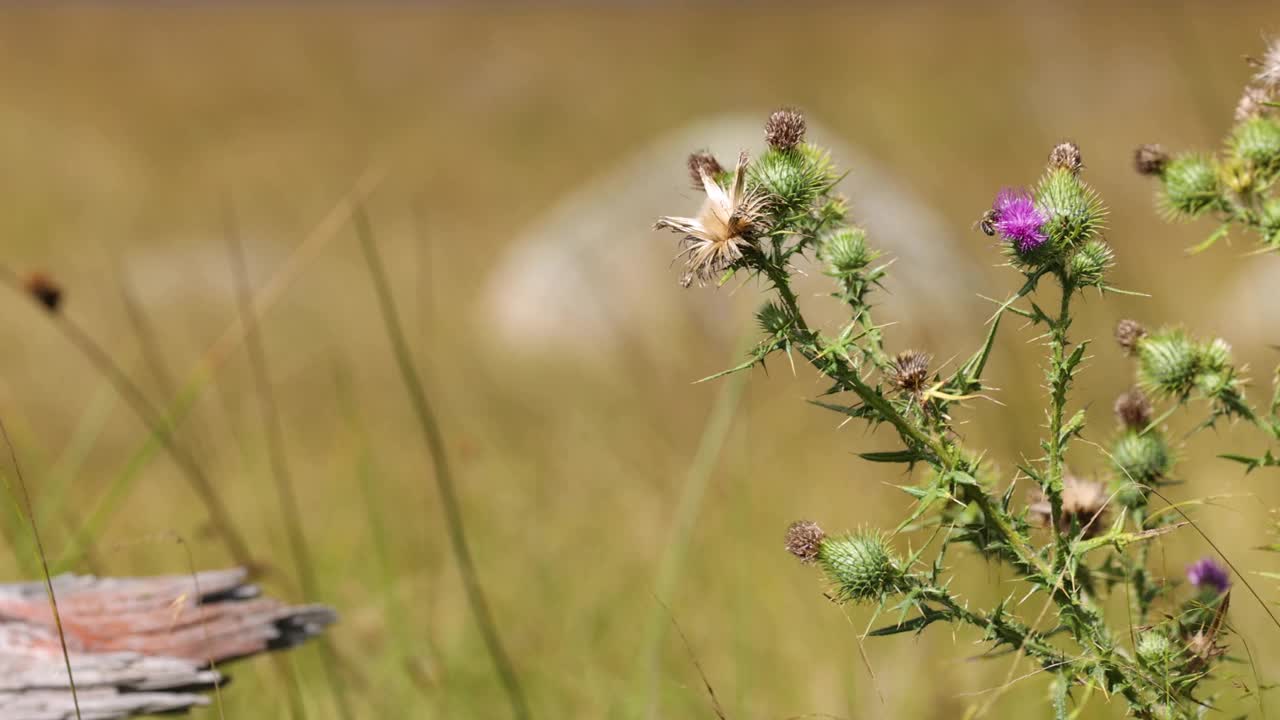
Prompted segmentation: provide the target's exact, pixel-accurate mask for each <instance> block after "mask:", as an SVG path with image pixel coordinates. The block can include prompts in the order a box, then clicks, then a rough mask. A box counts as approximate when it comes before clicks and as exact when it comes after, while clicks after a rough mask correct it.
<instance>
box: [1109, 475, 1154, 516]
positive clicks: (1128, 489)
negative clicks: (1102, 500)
mask: <svg viewBox="0 0 1280 720" xmlns="http://www.w3.org/2000/svg"><path fill="white" fill-rule="evenodd" d="M1149 492H1150V491H1149V490H1148V489H1147V488H1145V487H1143V486H1142V485H1139V484H1138V483H1136V482H1134V481H1132V480H1130V479H1129V478H1125V477H1117V478H1114V479H1112V481H1111V486H1110V487H1109V488H1107V493H1108V495H1107V496H1108V497H1110V498H1111V502H1113V503H1115V504H1116V505H1118V506H1120V507H1125V508H1129V509H1131V510H1132V509H1136V508H1141V507H1146V505H1147V495H1148V494H1149Z"/></svg>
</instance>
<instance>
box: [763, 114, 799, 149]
mask: <svg viewBox="0 0 1280 720" xmlns="http://www.w3.org/2000/svg"><path fill="white" fill-rule="evenodd" d="M807 129H808V128H807V127H806V123H805V121H804V115H801V114H800V111H799V110H796V109H794V108H782V109H781V110H776V111H774V113H773V114H772V115H770V116H769V119H768V120H767V121H765V124H764V141H765V142H766V143H768V144H769V147H771V148H774V149H776V150H790V149H791V148H794V147H795V146H797V145H799V144H800V143H802V142H804V133H805V130H807Z"/></svg>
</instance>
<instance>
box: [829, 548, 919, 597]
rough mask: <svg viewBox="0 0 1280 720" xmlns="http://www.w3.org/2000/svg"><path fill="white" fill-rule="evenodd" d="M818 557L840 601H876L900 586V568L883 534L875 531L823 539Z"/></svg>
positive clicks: (900, 587)
mask: <svg viewBox="0 0 1280 720" xmlns="http://www.w3.org/2000/svg"><path fill="white" fill-rule="evenodd" d="M817 558H818V564H819V565H821V566H822V569H823V571H824V572H825V573H826V575H827V579H828V580H830V581H831V582H832V584H833V585H835V596H836V599H837V600H838V601H840V602H848V601H854V602H866V601H873V600H879V599H881V598H883V597H884V596H886V595H890V594H892V593H895V592H898V591H899V590H901V589H902V586H903V580H904V578H905V575H904V573H903V571H902V568H900V567H899V566H898V561H897V559H895V558H894V556H893V553H892V551H891V550H890V549H889V546H888V544H887V543H886V542H885V540H884V537H883V536H882V535H880V534H879V533H877V532H875V531H872V530H866V531H861V532H857V533H853V534H851V535H846V536H844V537H839V538H826V539H825V540H824V541H823V542H822V544H821V547H820V548H819V549H818V556H817Z"/></svg>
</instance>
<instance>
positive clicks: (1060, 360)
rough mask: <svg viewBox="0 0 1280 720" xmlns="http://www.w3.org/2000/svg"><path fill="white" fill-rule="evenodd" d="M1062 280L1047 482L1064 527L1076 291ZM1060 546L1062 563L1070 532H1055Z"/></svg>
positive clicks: (1056, 520) (1053, 337)
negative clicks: (1070, 351)
mask: <svg viewBox="0 0 1280 720" xmlns="http://www.w3.org/2000/svg"><path fill="white" fill-rule="evenodd" d="M1058 281H1059V283H1060V285H1061V287H1062V303H1061V305H1060V306H1059V310H1058V317H1057V318H1055V319H1053V320H1052V321H1051V322H1050V327H1049V347H1050V360H1049V362H1050V370H1049V384H1050V402H1051V405H1050V409H1049V450H1048V458H1047V459H1048V477H1047V478H1046V479H1045V482H1044V483H1043V485H1044V487H1043V489H1044V493H1045V496H1046V497H1048V499H1049V505H1050V507H1051V509H1052V510H1051V512H1052V515H1053V522H1052V523H1051V524H1050V527H1055V528H1057V527H1062V525H1061V522H1060V521H1061V518H1062V485H1063V483H1062V476H1063V473H1064V469H1063V468H1064V462H1063V455H1064V453H1065V442H1064V438H1063V437H1062V423H1063V418H1064V417H1065V416H1066V407H1067V389H1068V387H1069V386H1070V385H1071V376H1072V370H1071V368H1068V367H1067V344H1068V342H1069V341H1068V340H1067V330H1068V329H1069V328H1070V327H1071V296H1072V295H1073V294H1074V291H1073V288H1072V286H1071V283H1070V281H1068V280H1067V278H1066V276H1065V275H1063V274H1061V273H1059V275H1058ZM1054 537H1055V538H1056V542H1057V548H1058V563H1063V562H1065V561H1066V552H1067V542H1068V538H1067V534H1066V533H1061V532H1058V533H1054Z"/></svg>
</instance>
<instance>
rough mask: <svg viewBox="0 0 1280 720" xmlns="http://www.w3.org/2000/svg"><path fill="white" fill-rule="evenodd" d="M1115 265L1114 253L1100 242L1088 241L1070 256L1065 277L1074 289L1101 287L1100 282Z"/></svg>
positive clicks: (1096, 240)
mask: <svg viewBox="0 0 1280 720" xmlns="http://www.w3.org/2000/svg"><path fill="white" fill-rule="evenodd" d="M1113 265H1115V253H1114V252H1113V251H1112V250H1111V246H1110V245H1108V244H1106V243H1105V242H1103V241H1102V240H1098V239H1093V240H1089V241H1088V242H1086V243H1085V244H1084V246H1083V247H1081V248H1080V249H1079V250H1077V251H1075V253H1073V254H1072V255H1071V260H1070V261H1068V263H1067V276H1068V277H1069V278H1070V280H1071V282H1072V283H1073V284H1074V285H1075V286H1076V287H1089V286H1097V287H1101V286H1102V281H1103V278H1104V276H1105V275H1106V273H1107V270H1110V269H1111V267H1112V266H1113Z"/></svg>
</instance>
